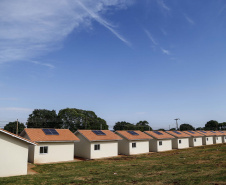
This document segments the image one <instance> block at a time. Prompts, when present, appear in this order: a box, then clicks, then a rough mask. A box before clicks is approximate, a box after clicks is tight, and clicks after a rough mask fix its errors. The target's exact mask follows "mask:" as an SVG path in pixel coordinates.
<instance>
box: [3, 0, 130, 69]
mask: <svg viewBox="0 0 226 185" xmlns="http://www.w3.org/2000/svg"><path fill="white" fill-rule="evenodd" d="M129 4H131V3H130V0H95V1H93V0H83V1H82V3H81V2H80V1H78V0H64V1H61V0H48V1H46V0H33V1H27V0H20V1H14V0H1V1H0V63H3V62H10V61H28V60H32V61H33V60H34V61H35V57H37V56H41V55H43V54H45V53H48V52H50V51H53V50H56V49H59V48H61V47H62V43H63V40H64V39H65V38H66V37H67V36H68V35H69V34H70V33H71V32H72V31H74V30H76V29H78V28H79V30H81V28H90V27H91V26H92V24H91V22H92V20H96V21H98V22H99V23H100V24H101V25H102V26H104V27H105V28H107V29H108V30H110V31H111V33H113V34H114V35H115V36H116V37H117V38H118V39H120V40H121V41H122V42H123V43H125V44H127V45H130V43H129V42H128V41H127V40H126V39H125V38H124V37H123V36H122V35H121V34H119V33H118V32H117V31H116V29H115V28H114V26H113V25H112V24H110V23H109V22H107V21H106V20H104V19H103V18H102V17H101V16H100V14H101V13H103V12H105V11H107V10H108V9H109V8H116V9H119V8H125V7H126V6H127V5H129ZM33 63H34V62H33ZM36 64H40V65H41V62H38V63H37V62H36ZM42 65H45V66H48V67H50V68H51V67H53V66H51V65H49V64H42Z"/></svg>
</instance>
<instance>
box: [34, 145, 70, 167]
mask: <svg viewBox="0 0 226 185" xmlns="http://www.w3.org/2000/svg"><path fill="white" fill-rule="evenodd" d="M42 146H48V153H47V154H40V147H42ZM71 160H74V142H70V143H69V142H43V143H38V146H35V147H34V161H33V163H35V164H36V163H51V162H61V161H71Z"/></svg>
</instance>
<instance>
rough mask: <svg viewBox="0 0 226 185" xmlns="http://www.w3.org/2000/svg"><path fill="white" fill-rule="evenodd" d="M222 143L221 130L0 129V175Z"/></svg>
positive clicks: (223, 134)
mask: <svg viewBox="0 0 226 185" xmlns="http://www.w3.org/2000/svg"><path fill="white" fill-rule="evenodd" d="M225 142H226V132H225V131H165V132H164V131H145V132H141V131H116V132H112V131H110V130H78V131H76V132H75V133H72V132H71V131H70V130H68V129H39V128H26V129H24V131H23V132H22V133H21V134H20V136H18V135H15V134H12V133H10V132H8V131H5V130H3V129H0V146H1V152H0V164H1V165H0V177H6V176H15V175H25V174H27V161H28V162H30V163H34V164H43V163H53V162H63V161H72V160H74V157H81V158H85V159H99V158H105V157H114V156H118V155H119V154H122V155H134V154H142V153H148V152H162V151H169V150H172V149H182V148H188V147H195V146H202V145H210V144H218V143H225Z"/></svg>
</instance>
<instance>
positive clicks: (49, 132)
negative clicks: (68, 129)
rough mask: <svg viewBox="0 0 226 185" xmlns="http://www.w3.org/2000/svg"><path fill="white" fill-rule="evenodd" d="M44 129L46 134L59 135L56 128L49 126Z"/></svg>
mask: <svg viewBox="0 0 226 185" xmlns="http://www.w3.org/2000/svg"><path fill="white" fill-rule="evenodd" d="M42 131H43V132H44V133H45V134H46V135H59V133H58V132H57V131H56V130H55V129H48V128H43V129H42Z"/></svg>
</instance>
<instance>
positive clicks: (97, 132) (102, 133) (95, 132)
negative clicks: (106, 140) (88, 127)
mask: <svg viewBox="0 0 226 185" xmlns="http://www.w3.org/2000/svg"><path fill="white" fill-rule="evenodd" d="M92 132H93V133H94V134H96V135H98V136H104V135H106V134H105V133H104V132H102V131H101V130H92Z"/></svg>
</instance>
